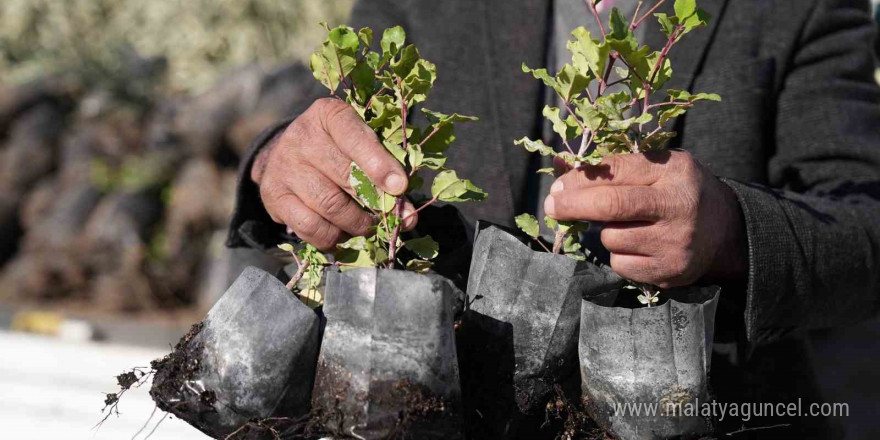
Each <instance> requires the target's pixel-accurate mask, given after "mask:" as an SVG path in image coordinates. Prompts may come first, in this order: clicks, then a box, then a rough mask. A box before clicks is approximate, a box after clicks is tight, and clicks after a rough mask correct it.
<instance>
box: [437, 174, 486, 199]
mask: <svg viewBox="0 0 880 440" xmlns="http://www.w3.org/2000/svg"><path fill="white" fill-rule="evenodd" d="M431 196H433V197H436V198H437V200H440V201H441V202H465V201H479V200H483V199H485V198H486V196H487V195H486V193H485V192H483V190H482V189H480V188H478V187H476V186H475V185H474V184H473V183H471V181H470V180H467V179H459V178H458V175H456V174H455V171H452V170H445V171H441V172H440V173H438V174H437V176H436V177H434V183H433V184H432V185H431Z"/></svg>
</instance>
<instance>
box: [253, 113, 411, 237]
mask: <svg viewBox="0 0 880 440" xmlns="http://www.w3.org/2000/svg"><path fill="white" fill-rule="evenodd" d="M352 161H354V162H355V163H356V164H357V165H358V166H359V167H361V169H363V170H364V172H365V173H366V174H367V176H368V177H369V178H370V180H372V181H373V182H374V183H376V185H377V186H378V187H380V188H382V189H383V190H384V191H386V192H388V193H390V194H393V195H399V194H401V193H403V192H404V191H405V190H406V186H407V176H406V174H405V173H404V170H403V167H402V166H401V165H400V163H399V162H397V160H396V159H394V157H393V156H392V155H391V154H390V153H388V151H387V150H385V147H383V146H382V144H381V143H380V142H379V139H378V138H377V137H376V134H375V133H374V132H373V130H372V129H370V127H368V126H367V125H366V124H365V123H364V122H363V120H361V118H360V117H359V116H358V114H357V113H356V112H355V111H354V109H353V108H351V106H350V105H348V104H346V103H345V102H343V101H340V100H338V99H332V98H322V99H319V100H317V101H315V102H314V104H312V105H311V106H310V107H309V109H308V110H306V111H305V112H304V113H303V114H302V115H300V116H299V117H298V118H297V119H296V120H295V121H293V122H292V123H291V124H290V125H289V126H288V127H287V129H286V130H285V131H284V132H283V133H282V134H281V135H280V136H279V137H278V138H276V139H275V140H274V141H272V142H271V144H270V145H267V146H266V147H265V148H264V149H263V151H261V152H260V154H259V155H258V156H257V159H256V161H255V162H254V166H253V168H252V169H251V179H252V180H253V181H254V182H255V183H256V184H257V185H259V187H260V197H261V198H262V200H263V206H264V207H265V208H266V212H268V213H269V215H270V216H271V217H272V220H274V221H275V222H277V223H283V224H286V225H287V226H288V228H290V229H291V230H292V231H293V232H295V233H296V234H297V236H299V237H300V238H302V239H303V240H305V241H307V242H309V243H311V244H313V245H314V246H316V247H318V248H320V249H322V250H329V249H332V248H333V247H334V246H335V245H336V243H338V242H340V241H344V240H346V239H347V238H348V235H354V236H357V235H366V234H367V233H368V231H369V228H370V227H371V226H372V224H373V222H374V220H373V218H372V216H371V215H370V214H369V213H368V212H366V211H364V210H363V209H362V208H361V207H360V206H359V205H358V203H357V202H356V201H355V200H354V199H353V198H352V197H351V196H353V195H355V192H354V191H353V190H352V189H351V187H350V186H349V183H348V175H349V169H350V164H351V162H352ZM411 211H414V209H413V206H412V204H411V203H409V202H407V203H406V205H405V206H404V210H403V213H404V216H406V215H407V213H408V212H411ZM417 221H418V215H417V214H414V215H412V216H410V217H409V218H408V219H407V220H406V221H405V222H404V225H403V226H404V229H411V228H413V227H414V226H415V224H416V222H417Z"/></svg>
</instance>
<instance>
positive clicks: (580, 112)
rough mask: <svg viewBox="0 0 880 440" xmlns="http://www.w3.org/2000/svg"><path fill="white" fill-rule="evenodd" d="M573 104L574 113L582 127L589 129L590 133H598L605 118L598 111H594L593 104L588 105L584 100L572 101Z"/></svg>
mask: <svg viewBox="0 0 880 440" xmlns="http://www.w3.org/2000/svg"><path fill="white" fill-rule="evenodd" d="M572 103H573V104H574V106H575V107H574V113H575V114H576V115H577V116H578V117H579V118H581V121H583V123H584V126H586V127H587V128H589V129H590V130H592V131H598V130H599V129H600V128H601V127H602V125H603V124H604V123H605V120H606V117H605V115H603V114H602V113H600V112H599V110H596V108H595V107H593V104H590V102H589V101H587V100H586V99H575V100H572Z"/></svg>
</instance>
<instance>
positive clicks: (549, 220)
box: [544, 215, 559, 231]
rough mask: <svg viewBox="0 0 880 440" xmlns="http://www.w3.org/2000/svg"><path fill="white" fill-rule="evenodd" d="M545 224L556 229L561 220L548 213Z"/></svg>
mask: <svg viewBox="0 0 880 440" xmlns="http://www.w3.org/2000/svg"><path fill="white" fill-rule="evenodd" d="M544 224H545V225H547V227H548V228H550V229H552V230H554V231H555V230H556V227H557V226H559V222H557V221H556V219H554V218H550V217H548V216H546V215H545V216H544Z"/></svg>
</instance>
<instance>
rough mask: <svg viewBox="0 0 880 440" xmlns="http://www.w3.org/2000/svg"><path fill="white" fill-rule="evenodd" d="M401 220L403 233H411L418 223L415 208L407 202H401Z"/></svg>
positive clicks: (417, 214)
mask: <svg viewBox="0 0 880 440" xmlns="http://www.w3.org/2000/svg"><path fill="white" fill-rule="evenodd" d="M401 218H402V219H403V223H402V226H403V230H404V231H412V230H413V228H415V227H416V224H417V223H418V222H419V213H418V212H416V208H415V207H414V206H413V204H412V202H410V201H409V200H406V201H404V202H403V215H402V216H401Z"/></svg>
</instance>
